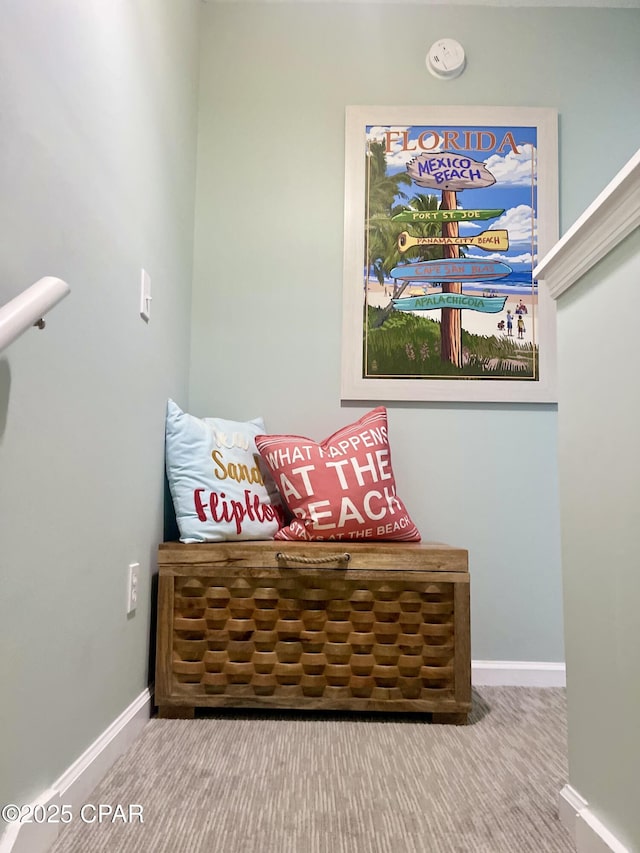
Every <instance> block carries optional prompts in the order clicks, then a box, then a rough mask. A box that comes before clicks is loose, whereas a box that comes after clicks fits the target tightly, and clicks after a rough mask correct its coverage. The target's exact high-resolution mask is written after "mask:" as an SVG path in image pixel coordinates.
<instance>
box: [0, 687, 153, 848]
mask: <svg viewBox="0 0 640 853" xmlns="http://www.w3.org/2000/svg"><path fill="white" fill-rule="evenodd" d="M150 716H151V692H150V690H149V688H146V689H145V690H143V691H142V693H141V694H140V695H139V696H138V697H137V698H136V699H134V701H133V702H132V703H131V704H130V705H129V707H128V708H125V710H124V711H123V712H122V714H120V716H119V717H118V718H117V719H116V720H114V721H113V723H111V725H110V726H109V727H108V728H107V729H106V730H105V731H104V732H103V733H102V734H101V735H100V737H99V738H97V740H95V741H94V742H93V743H92V744H91V746H90V747H89V748H88V749H87V750H85V752H83V753H82V755H81V756H80V758H78V759H77V761H74V763H73V764H72V765H71V767H69V768H68V769H67V770H65V772H64V773H63V774H62V776H60V778H59V779H58V780H57V781H56V782H54V784H53V785H52V786H51V788H48V789H47V790H46V791H43V792H42V794H40V796H39V797H38V798H37V799H35V800H34V801H33V802H32V803H30V804H29V809H30V811H29V814H37V812H34V809H35V807H36V806H40V807H43V808H44V810H45V811H44V813H45V814H47V815H54V816H59V810H58V808H57V807H60V806H63V805H68V806H70V807H71V814H72V815H73V819H74V820H78V819H79V818H78V813H79V810H80V807H81V806H82V805H84V804H85V803H86V802H87V797H88V795H89V794H90V793H91V791H93V789H94V788H95V787H96V785H97V784H98V783H99V782H100V780H101V779H102V778H103V776H104V775H105V773H106V772H107V770H109V768H110V767H111V765H112V764H113V763H114V762H115V760H116V759H117V758H119V756H120V755H122V753H123V752H125V750H127V749H128V748H129V747H130V746H131V744H132V743H133V742H134V740H135V739H136V738H137V737H138V735H139V734H140V732H141V731H142V729H143V728H144V726H145V725H146V723H147V721H148V720H149V718H150ZM48 807H51V808H49V809H48ZM47 809H48V811H47ZM40 813H42V809H40ZM63 828H64V823H37V822H35V821H34V822H33V823H22V824H21V823H12V824H9V826H8V828H7V829H6V831H5V832H4V834H3V835H2V838H0V853H46V851H47V850H48V849H49V848H50V847H51V845H52V844H53V843H54V841H55V840H56V838H57V837H58V834H59V832H60V831H61V830H62V829H63Z"/></svg>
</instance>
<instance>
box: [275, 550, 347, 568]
mask: <svg viewBox="0 0 640 853" xmlns="http://www.w3.org/2000/svg"><path fill="white" fill-rule="evenodd" d="M350 559H351V554H347V553H344V554H330V555H329V556H327V557H299V556H298V555H297V554H285V553H284V552H283V551H278V553H277V554H276V560H284V561H285V562H289V563H309V564H313V563H315V564H316V565H317V564H319V563H335V562H343V563H348V562H349V560H350Z"/></svg>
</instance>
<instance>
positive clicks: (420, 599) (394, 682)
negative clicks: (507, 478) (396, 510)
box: [155, 541, 471, 723]
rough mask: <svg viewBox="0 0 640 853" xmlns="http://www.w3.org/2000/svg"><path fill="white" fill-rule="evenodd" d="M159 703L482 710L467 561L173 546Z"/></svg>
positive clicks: (450, 718) (408, 549) (446, 555)
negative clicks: (475, 688)
mask: <svg viewBox="0 0 640 853" xmlns="http://www.w3.org/2000/svg"><path fill="white" fill-rule="evenodd" d="M158 561H159V567H160V577H159V589H158V646H157V659H156V682H155V702H156V705H157V706H158V709H159V714H160V715H161V716H172V717H175V716H182V717H190V716H193V714H194V709H195V708H198V707H209V708H210V707H218V706H232V707H262V708H265V707H272V708H301V709H304V708H306V709H344V710H362V711H404V712H406V711H418V712H424V711H426V712H431V713H432V714H433V718H434V719H435V720H436V721H439V722H455V723H463V722H466V718H467V713H468V711H469V710H470V708H471V651H470V639H469V573H468V555H467V552H466V551H464V550H461V549H459V548H452V547H449V546H448V545H442V544H439V543H420V544H414V543H411V544H405V543H392V542H370V543H366V544H365V543H359V544H354V543H351V542H349V543H346V542H337V543H324V542H314V543H311V544H310V543H304V542H295V543H294V542H276V541H268V542H233V543H227V542H221V543H199V544H195V545H187V544H181V543H174V542H167V543H164V544H162V545H161V546H160V548H159V553H158Z"/></svg>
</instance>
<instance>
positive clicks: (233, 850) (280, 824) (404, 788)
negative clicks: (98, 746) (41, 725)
mask: <svg viewBox="0 0 640 853" xmlns="http://www.w3.org/2000/svg"><path fill="white" fill-rule="evenodd" d="M473 698H474V710H473V712H472V714H471V717H470V722H469V725H467V726H448V725H434V724H431V723H430V722H429V721H428V720H427V719H425V718H423V717H419V716H413V715H403V716H392V715H383V716H380V715H373V714H371V715H355V714H349V715H344V714H318V713H315V714H301V713H295V712H273V713H267V712H262V711H257V712H246V711H244V712H237V713H234V712H227V711H225V712H215V713H212V714H211V715H209V716H206V717H202V718H196V719H195V720H158V719H153V720H151V721H150V722H149V723H148V724H147V726H146V727H145V729H144V731H143V733H142V735H141V737H140V738H139V739H138V740H137V741H136V742H135V743H134V744H133V746H132V747H131V749H130V750H129V751H128V752H127V753H126V754H125V755H123V756H122V757H121V758H120V759H119V760H118V761H117V762H116V764H115V765H114V766H113V767H112V769H111V770H110V771H109V773H108V774H107V776H106V777H105V778H104V780H103V781H102V783H101V784H100V785H99V786H98V787H97V788H96V789H95V791H93V793H92V795H91V796H90V797H89V798H87V802H90V803H94V804H98V803H108V804H111V805H112V806H115V805H116V804H118V803H119V804H122V805H123V806H124V807H125V809H126V808H127V807H128V805H129V804H131V803H134V804H139V805H141V806H142V814H143V819H144V823H143V824H140V823H137V822H136V823H133V824H122V823H117V824H114V825H111V824H108V823H107V824H104V823H103V824H101V825H98V824H83V823H82V822H80V821H79V820H78V819H75V820H74V822H73V823H71V824H69V826H68V827H66V828H65V829H64V831H63V833H62V834H61V835H60V837H59V838H58V840H57V842H56V843H55V845H54V846H53V848H52V850H51V853H102V851H104V853H205V851H206V853H516V851H517V853H521V852H522V851H531V852H532V853H565V851H573V850H574V847H573V845H572V843H571V841H570V839H569V836H568V834H567V832H566V831H565V830H564V828H563V827H562V825H561V824H560V823H559V821H558V819H557V800H558V793H559V791H560V790H561V788H562V786H563V785H564V784H565V782H566V781H567V767H566V726H565V696H564V691H563V690H560V689H529V688H527V689H525V688H505V687H494V688H482V689H477V690H474V697H473Z"/></svg>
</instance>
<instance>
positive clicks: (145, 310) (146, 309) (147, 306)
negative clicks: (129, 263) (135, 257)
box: [140, 270, 151, 323]
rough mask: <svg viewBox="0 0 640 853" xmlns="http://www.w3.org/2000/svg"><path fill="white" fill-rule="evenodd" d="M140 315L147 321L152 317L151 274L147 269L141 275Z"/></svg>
mask: <svg viewBox="0 0 640 853" xmlns="http://www.w3.org/2000/svg"><path fill="white" fill-rule="evenodd" d="M140 316H141V317H142V319H143V320H145V321H146V322H147V323H148V322H149V320H150V319H151V276H150V275H149V273H148V272H147V271H146V270H142V271H141V276H140Z"/></svg>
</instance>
